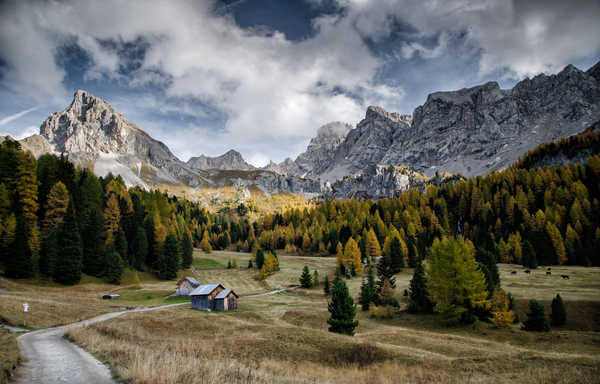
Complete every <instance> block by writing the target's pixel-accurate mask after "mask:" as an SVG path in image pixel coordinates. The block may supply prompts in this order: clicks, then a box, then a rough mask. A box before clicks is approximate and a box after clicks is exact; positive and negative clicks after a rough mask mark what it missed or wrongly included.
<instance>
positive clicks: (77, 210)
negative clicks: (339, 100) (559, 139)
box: [0, 134, 600, 284]
mask: <svg viewBox="0 0 600 384" xmlns="http://www.w3.org/2000/svg"><path fill="white" fill-rule="evenodd" d="M595 135H596V136H597V134H595ZM592 139H594V138H592ZM586 140H591V139H590V138H588V139H586ZM594 140H595V139H594ZM594 142H595V141H594ZM548 148H550V149H551V150H554V147H547V148H546V149H548ZM535 153H537V155H535V156H537V157H540V156H543V152H540V151H537V152H533V154H535ZM531 156H533V155H532V154H531V153H530V154H529V158H531ZM527 161H529V160H527ZM599 186H600V156H592V157H590V158H589V160H588V161H587V162H586V163H585V164H574V165H562V166H552V167H542V168H530V169H527V168H523V167H521V166H519V164H517V165H515V166H513V167H510V168H508V169H506V170H504V171H501V172H494V173H491V174H489V175H487V176H483V177H475V178H472V179H468V180H464V179H463V180H460V179H453V181H452V182H449V183H446V184H445V185H443V186H429V187H428V188H427V189H426V190H424V191H419V190H411V191H408V192H406V193H404V194H402V195H401V196H400V197H398V198H394V199H382V200H379V201H377V202H375V201H371V200H365V201H356V200H349V201H323V202H321V203H320V204H318V205H317V206H316V207H314V208H311V209H307V208H305V209H292V210H287V211H284V212H281V213H275V214H268V215H265V216H264V217H262V218H260V219H258V220H257V221H254V222H252V223H249V222H248V220H247V219H245V218H244V216H242V217H241V219H236V220H232V219H229V218H226V217H224V216H220V215H215V214H211V213H209V212H208V211H207V210H206V209H204V208H202V207H200V206H199V205H198V204H197V203H194V202H191V201H189V200H185V199H180V198H177V197H175V196H168V195H166V194H165V193H162V192H159V191H157V190H154V191H146V190H144V189H142V188H139V187H134V188H129V189H127V188H126V187H125V184H124V182H123V180H122V179H121V178H120V177H119V176H117V177H115V176H113V175H111V174H109V175H107V176H106V177H96V176H95V175H94V174H93V173H92V172H91V171H90V170H87V169H80V168H75V167H74V166H73V164H72V163H71V162H70V161H69V160H68V159H67V158H66V157H63V156H60V157H59V156H55V155H42V156H40V157H39V159H37V160H36V159H35V158H34V157H33V156H32V155H31V154H30V153H26V152H23V151H22V150H21V148H20V145H19V144H18V142H15V141H12V140H6V141H4V142H3V143H2V144H1V145H0V266H2V268H3V269H4V271H5V275H6V276H8V277H15V278H28V277H33V276H35V275H37V274H38V273H39V274H40V275H42V276H46V277H48V278H51V279H53V280H55V281H57V282H59V283H63V284H74V283H77V282H78V281H79V280H80V278H81V275H82V273H85V274H88V275H91V276H97V277H102V278H104V279H106V280H107V281H109V282H115V283H118V282H119V279H120V276H121V272H122V271H123V268H126V267H129V268H133V269H137V270H141V271H142V270H143V271H151V272H154V273H156V274H157V275H158V276H159V277H161V278H164V279H170V278H173V277H175V276H176V274H177V270H178V269H180V268H188V267H189V266H190V264H191V262H192V251H193V248H194V247H199V248H202V249H203V250H205V251H207V252H208V251H210V250H211V249H232V250H237V251H252V252H253V253H254V254H256V253H257V251H258V250H261V251H262V250H264V251H271V252H268V254H267V256H269V255H271V254H273V255H276V253H275V252H274V251H276V250H284V251H285V252H288V253H303V254H313V255H323V256H326V255H337V257H338V260H339V264H340V265H341V267H342V268H345V269H347V270H348V271H352V270H353V272H354V273H360V271H359V269H361V270H362V262H367V263H368V262H370V261H372V259H373V258H375V257H377V256H380V255H384V256H390V255H391V253H394V254H396V255H399V256H397V257H400V258H401V259H402V261H401V263H402V264H403V265H404V264H407V265H409V266H410V267H415V266H416V265H417V264H418V262H419V260H423V259H425V258H427V256H428V252H429V250H430V248H431V246H432V244H433V242H434V240H435V239H436V238H440V239H441V238H443V237H444V236H458V235H461V236H462V237H463V238H465V239H466V240H467V241H468V243H469V244H470V246H472V247H473V248H475V249H476V250H477V251H478V252H477V254H478V255H480V256H481V255H484V256H481V257H485V258H491V261H490V260H488V262H501V263H515V264H522V265H525V266H527V267H530V268H535V267H537V266H538V265H552V264H571V265H585V266H589V265H595V266H597V265H600V257H599V256H598V253H597V252H595V250H597V249H600V217H599V212H600V201H599V200H600V189H599V188H600V187H599ZM395 239H397V241H395ZM392 244H393V252H392V250H391V248H392ZM346 249H348V251H347V252H346ZM261 254H262V252H261ZM479 261H481V260H479ZM270 262H271V263H276V262H277V260H276V256H275V259H274V260H271V261H270ZM359 265H360V268H359ZM258 267H259V268H260V265H259V266H258Z"/></svg>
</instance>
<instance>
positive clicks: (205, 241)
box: [200, 231, 212, 253]
mask: <svg viewBox="0 0 600 384" xmlns="http://www.w3.org/2000/svg"><path fill="white" fill-rule="evenodd" d="M200 249H202V250H203V251H204V253H210V252H211V251H212V247H211V246H210V240H209V239H208V231H204V234H203V235H202V241H200Z"/></svg>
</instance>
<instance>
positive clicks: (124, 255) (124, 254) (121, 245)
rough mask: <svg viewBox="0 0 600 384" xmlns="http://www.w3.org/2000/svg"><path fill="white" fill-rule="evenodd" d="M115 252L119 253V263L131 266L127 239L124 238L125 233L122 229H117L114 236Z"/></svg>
mask: <svg viewBox="0 0 600 384" xmlns="http://www.w3.org/2000/svg"><path fill="white" fill-rule="evenodd" d="M114 249H115V251H117V252H119V256H121V261H122V262H123V263H125V264H129V265H131V261H132V260H130V259H129V246H128V245H127V237H126V236H125V231H124V230H123V228H121V227H119V230H118V231H117V233H116V235H115V244H114Z"/></svg>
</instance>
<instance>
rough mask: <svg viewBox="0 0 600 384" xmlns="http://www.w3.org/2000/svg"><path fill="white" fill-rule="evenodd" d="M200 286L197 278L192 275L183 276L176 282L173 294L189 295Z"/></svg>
mask: <svg viewBox="0 0 600 384" xmlns="http://www.w3.org/2000/svg"><path fill="white" fill-rule="evenodd" d="M199 286H200V283H199V282H198V280H196V279H194V278H193V277H189V276H186V277H183V278H182V279H181V280H179V281H178V282H177V289H176V290H175V296H189V295H190V293H192V291H193V290H194V289H196V288H198V287H199Z"/></svg>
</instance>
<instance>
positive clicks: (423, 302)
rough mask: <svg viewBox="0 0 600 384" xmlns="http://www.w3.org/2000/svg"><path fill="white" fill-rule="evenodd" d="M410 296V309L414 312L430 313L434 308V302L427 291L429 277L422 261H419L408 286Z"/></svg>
mask: <svg viewBox="0 0 600 384" xmlns="http://www.w3.org/2000/svg"><path fill="white" fill-rule="evenodd" d="M408 295H409V297H410V304H409V310H410V311H411V312H413V313H429V312H431V310H432V309H433V303H432V302H431V301H430V300H429V293H428V291H427V279H426V278H425V269H424V268H423V264H422V263H418V264H417V267H416V268H415V271H414V273H413V277H412V279H411V280H410V286H409V288H408Z"/></svg>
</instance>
